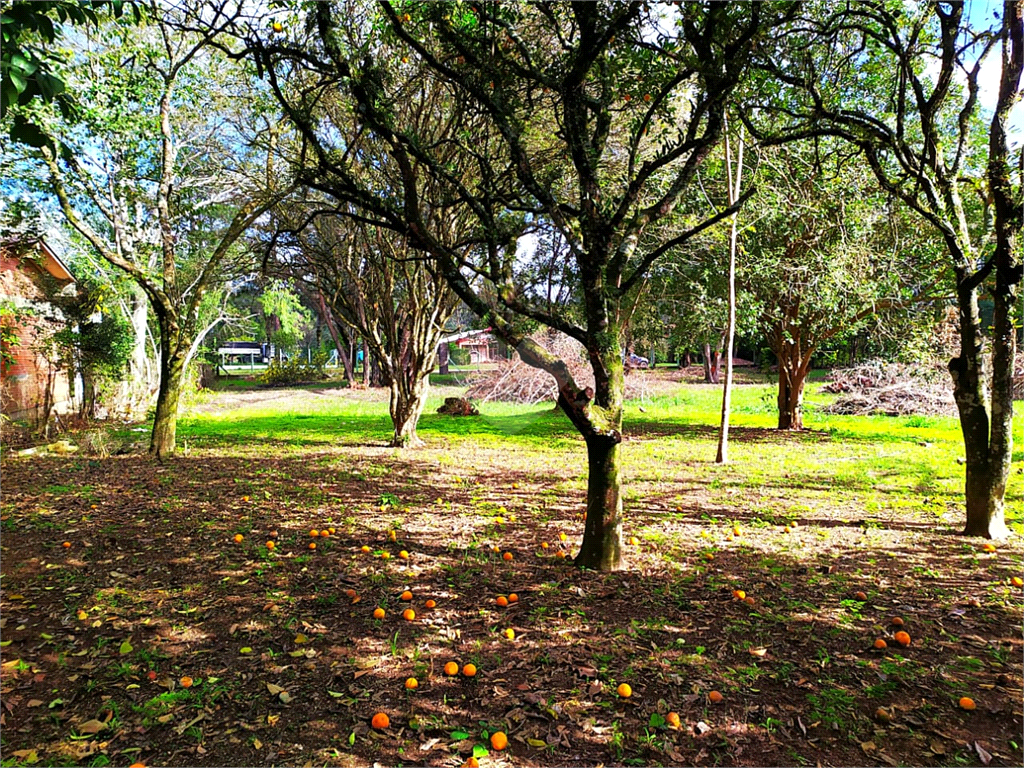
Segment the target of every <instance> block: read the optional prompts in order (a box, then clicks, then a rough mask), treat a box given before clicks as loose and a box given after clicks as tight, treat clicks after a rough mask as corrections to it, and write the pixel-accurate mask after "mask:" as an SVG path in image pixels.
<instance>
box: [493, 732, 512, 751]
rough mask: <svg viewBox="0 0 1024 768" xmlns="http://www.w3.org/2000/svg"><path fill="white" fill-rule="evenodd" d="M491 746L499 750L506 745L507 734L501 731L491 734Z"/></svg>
mask: <svg viewBox="0 0 1024 768" xmlns="http://www.w3.org/2000/svg"><path fill="white" fill-rule="evenodd" d="M491 746H492V747H493V748H494V749H496V750H498V751H499V752H500V751H501V750H503V749H504V748H505V747H507V746H508V736H506V735H505V734H504V733H502V732H501V731H495V732H494V733H492V734H491Z"/></svg>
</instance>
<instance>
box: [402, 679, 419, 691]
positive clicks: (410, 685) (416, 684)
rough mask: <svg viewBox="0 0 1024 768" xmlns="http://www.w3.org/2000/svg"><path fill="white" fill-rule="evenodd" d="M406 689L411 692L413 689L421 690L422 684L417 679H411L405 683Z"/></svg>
mask: <svg viewBox="0 0 1024 768" xmlns="http://www.w3.org/2000/svg"><path fill="white" fill-rule="evenodd" d="M405 687H406V688H408V689H409V690H410V691H411V690H412V689H413V688H419V687H420V683H419V681H418V680H417V679H416V678H415V677H410V678H409V679H408V680H406V681H405Z"/></svg>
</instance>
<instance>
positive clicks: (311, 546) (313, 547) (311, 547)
mask: <svg viewBox="0 0 1024 768" xmlns="http://www.w3.org/2000/svg"><path fill="white" fill-rule="evenodd" d="M309 548H310V549H316V542H315V541H311V542H309Z"/></svg>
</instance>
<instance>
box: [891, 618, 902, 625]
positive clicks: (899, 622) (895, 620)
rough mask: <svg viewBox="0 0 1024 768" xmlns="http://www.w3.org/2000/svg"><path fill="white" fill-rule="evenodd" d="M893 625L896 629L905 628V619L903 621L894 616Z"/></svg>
mask: <svg viewBox="0 0 1024 768" xmlns="http://www.w3.org/2000/svg"><path fill="white" fill-rule="evenodd" d="M892 625H893V626H894V627H902V626H903V619H901V618H900V617H899V616H893V617H892Z"/></svg>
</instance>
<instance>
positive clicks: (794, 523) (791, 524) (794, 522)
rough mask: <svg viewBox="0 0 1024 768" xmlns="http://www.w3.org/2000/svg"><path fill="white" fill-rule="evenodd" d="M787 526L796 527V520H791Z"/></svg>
mask: <svg viewBox="0 0 1024 768" xmlns="http://www.w3.org/2000/svg"><path fill="white" fill-rule="evenodd" d="M789 527H790V528H796V527H797V522H796V520H794V521H793V522H791V523H790V524H789Z"/></svg>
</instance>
